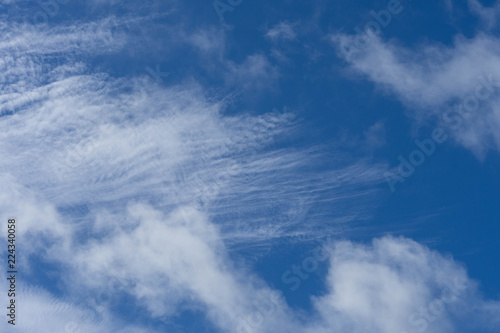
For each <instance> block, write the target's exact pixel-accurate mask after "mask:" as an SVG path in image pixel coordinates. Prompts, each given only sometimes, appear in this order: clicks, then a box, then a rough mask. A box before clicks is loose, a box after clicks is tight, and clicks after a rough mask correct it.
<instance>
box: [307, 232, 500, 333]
mask: <svg viewBox="0 0 500 333" xmlns="http://www.w3.org/2000/svg"><path fill="white" fill-rule="evenodd" d="M330 263H331V267H330V270H329V273H328V276H327V287H328V292H327V293H326V294H325V295H323V296H320V297H316V298H315V300H314V304H315V307H316V309H317V310H318V312H319V316H318V319H317V323H315V324H312V325H310V327H309V328H307V329H306V331H307V332H314V333H320V332H331V331H332V330H334V331H340V332H342V331H344V332H345V331H349V332H367V331H370V332H380V333H394V332H396V333H404V332H455V331H456V330H457V327H464V326H463V322H467V323H469V325H468V327H467V329H471V330H472V331H476V330H477V329H486V330H488V329H489V331H494V330H495V329H494V328H493V327H494V325H495V324H496V322H498V319H497V318H498V315H499V313H500V303H499V302H492V301H487V300H483V299H482V298H481V295H480V293H478V292H477V286H476V283H475V282H474V281H473V280H471V279H470V278H469V277H468V276H467V274H466V271H465V269H464V267H462V266H461V265H459V264H457V263H456V262H454V261H453V260H452V259H451V258H449V257H447V256H443V255H441V254H439V253H437V252H435V251H431V250H430V249H428V248H427V247H425V246H423V245H421V244H419V243H416V242H414V241H411V240H409V239H405V238H393V237H385V238H381V239H375V240H374V241H373V243H372V244H371V245H360V244H354V243H352V242H338V243H337V244H335V246H334V247H333V250H332V254H331V260H330Z"/></svg>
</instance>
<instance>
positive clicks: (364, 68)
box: [332, 33, 500, 156]
mask: <svg viewBox="0 0 500 333" xmlns="http://www.w3.org/2000/svg"><path fill="white" fill-rule="evenodd" d="M332 40H333V41H334V42H335V44H336V45H337V46H338V48H339V54H340V55H341V56H342V57H343V58H344V59H345V60H346V61H347V62H348V63H349V65H350V68H351V69H352V71H353V72H354V73H358V74H362V76H363V77H365V78H367V79H368V80H370V81H372V82H374V83H375V84H377V85H378V86H379V87H381V88H382V89H384V90H386V91H387V92H389V93H391V94H393V95H395V96H396V97H397V98H399V99H400V100H401V101H402V102H403V103H404V104H405V105H407V106H408V107H409V109H410V110H409V111H408V112H411V113H412V117H414V118H415V119H417V120H419V121H420V120H422V119H424V118H427V117H429V116H436V117H437V118H438V120H439V122H440V124H441V125H442V126H445V127H448V128H449V129H450V130H451V131H452V132H453V136H454V138H455V139H456V140H457V141H458V142H459V143H461V144H462V145H464V146H465V147H466V148H469V149H471V150H472V151H473V152H474V153H476V154H477V155H478V156H480V155H482V154H483V153H484V152H486V151H488V150H489V149H497V150H498V149H499V148H500V132H499V131H498V128H499V123H498V119H499V117H498V114H499V113H500V109H498V101H499V98H498V96H499V94H498V83H497V82H498V81H500V47H499V46H498V45H499V43H498V39H497V38H496V37H493V36H490V35H485V34H482V33H480V34H478V35H477V36H476V37H474V38H472V39H467V38H465V37H461V36H457V37H456V38H455V41H454V43H453V46H443V45H440V44H425V45H419V46H417V48H418V52H415V51H414V50H411V49H408V48H404V47H401V46H398V44H396V43H395V42H384V41H382V40H381V39H380V38H379V37H378V36H375V35H371V36H369V35H364V36H348V35H342V34H336V35H333V36H332ZM363 40H364V41H363ZM362 41H363V42H362ZM488 77H489V78H488ZM490 80H492V81H493V86H490V85H489V84H486V85H485V84H484V82H485V81H490ZM456 107H458V108H461V109H460V110H461V112H462V114H460V113H459V112H457V111H456V110H454V108H456ZM463 113H466V114H467V115H465V116H464V115H463ZM457 116H458V117H459V118H460V119H459V120H460V123H461V124H460V126H455V121H453V120H452V119H454V118H456V117H457Z"/></svg>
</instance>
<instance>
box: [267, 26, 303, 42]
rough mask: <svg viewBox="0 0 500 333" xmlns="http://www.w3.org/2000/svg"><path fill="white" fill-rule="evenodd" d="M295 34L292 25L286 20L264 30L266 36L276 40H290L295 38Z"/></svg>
mask: <svg viewBox="0 0 500 333" xmlns="http://www.w3.org/2000/svg"><path fill="white" fill-rule="evenodd" d="M295 36H296V34H295V32H294V31H293V25H292V24H289V23H286V22H281V23H279V24H277V25H275V26H274V27H272V28H271V29H269V30H268V31H267V32H266V37H267V38H270V39H272V40H278V39H288V40H292V39H295Z"/></svg>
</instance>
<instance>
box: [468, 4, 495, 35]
mask: <svg viewBox="0 0 500 333" xmlns="http://www.w3.org/2000/svg"><path fill="white" fill-rule="evenodd" d="M467 3H468V5H469V8H470V9H471V11H472V12H473V13H474V14H476V15H477V16H478V17H479V18H480V19H481V20H482V21H483V24H484V26H485V28H487V29H494V28H495V27H496V26H497V22H498V18H499V16H500V2H498V1H497V2H495V4H494V5H493V6H491V7H486V6H483V5H482V4H481V2H479V1H478V0H468V1H467Z"/></svg>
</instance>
